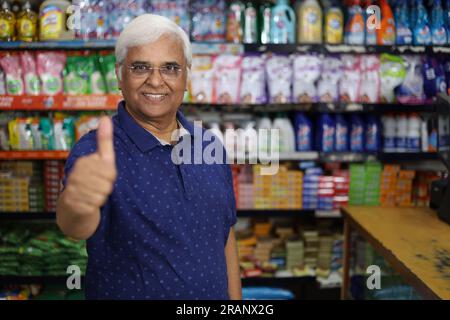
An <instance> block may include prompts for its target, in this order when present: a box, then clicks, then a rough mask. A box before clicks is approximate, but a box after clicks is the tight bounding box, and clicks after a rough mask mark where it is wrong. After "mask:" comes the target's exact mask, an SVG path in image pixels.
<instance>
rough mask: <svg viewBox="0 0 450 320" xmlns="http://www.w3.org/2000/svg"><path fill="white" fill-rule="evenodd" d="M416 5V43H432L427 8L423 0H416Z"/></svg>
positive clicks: (414, 37) (414, 35) (414, 33)
mask: <svg viewBox="0 0 450 320" xmlns="http://www.w3.org/2000/svg"><path fill="white" fill-rule="evenodd" d="M416 7H417V23H416V25H415V27H414V31H413V42H414V45H421V46H423V45H430V44H431V40H432V39H431V31H430V26H429V25H430V23H429V19H428V12H427V9H426V8H425V6H424V5H423V1H422V0H416Z"/></svg>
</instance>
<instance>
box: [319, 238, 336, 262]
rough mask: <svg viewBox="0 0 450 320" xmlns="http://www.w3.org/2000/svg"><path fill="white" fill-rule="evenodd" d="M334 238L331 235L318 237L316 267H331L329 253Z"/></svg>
mask: <svg viewBox="0 0 450 320" xmlns="http://www.w3.org/2000/svg"><path fill="white" fill-rule="evenodd" d="M333 243H334V239H333V237H332V236H329V235H328V236H320V237H319V251H318V254H317V268H318V269H320V270H330V269H331V253H332V250H333Z"/></svg>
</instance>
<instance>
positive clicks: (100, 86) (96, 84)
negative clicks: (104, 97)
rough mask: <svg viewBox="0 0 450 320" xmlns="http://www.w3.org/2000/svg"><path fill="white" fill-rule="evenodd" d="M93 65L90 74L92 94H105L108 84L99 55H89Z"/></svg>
mask: <svg viewBox="0 0 450 320" xmlns="http://www.w3.org/2000/svg"><path fill="white" fill-rule="evenodd" d="M88 58H89V59H90V60H91V63H92V65H93V70H92V73H91V76H90V85H91V86H90V93H92V94H105V93H106V85H105V79H104V78H103V75H102V72H101V71H100V62H99V56H98V55H92V56H90V57H88Z"/></svg>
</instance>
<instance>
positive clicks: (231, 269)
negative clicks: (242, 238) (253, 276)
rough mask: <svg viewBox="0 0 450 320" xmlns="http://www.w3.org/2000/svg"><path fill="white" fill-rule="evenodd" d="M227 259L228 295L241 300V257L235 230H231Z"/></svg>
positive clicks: (226, 251)
mask: <svg viewBox="0 0 450 320" xmlns="http://www.w3.org/2000/svg"><path fill="white" fill-rule="evenodd" d="M225 258H226V260H227V274H228V295H229V296H230V299H231V300H241V299H242V287H241V274H240V271H239V255H238V249H237V244H236V237H235V235H234V229H233V228H231V229H230V233H229V235H228V240H227V244H226V246H225Z"/></svg>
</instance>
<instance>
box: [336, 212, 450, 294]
mask: <svg viewBox="0 0 450 320" xmlns="http://www.w3.org/2000/svg"><path fill="white" fill-rule="evenodd" d="M342 214H343V216H344V219H345V224H344V283H343V286H342V294H341V297H342V298H343V299H344V298H346V297H347V294H348V289H349V262H350V231H351V230H355V231H357V232H358V233H359V234H360V235H361V236H363V237H364V238H365V239H366V240H367V241H368V242H369V243H370V244H371V245H372V246H373V247H374V249H375V250H376V251H377V252H378V253H379V254H380V255H382V256H383V257H384V258H385V259H386V260H387V261H388V262H389V264H390V265H391V266H392V268H394V269H395V270H396V271H397V272H398V273H399V274H400V275H401V276H402V277H403V278H404V279H405V281H406V282H407V283H408V284H410V285H412V286H413V287H414V288H415V289H416V290H417V291H418V292H419V293H420V294H421V295H422V297H423V298H425V299H450V225H448V224H446V223H444V222H442V221H441V220H439V218H438V217H437V215H436V213H435V212H434V211H433V210H431V209H428V208H379V207H367V206H364V207H347V208H344V209H342Z"/></svg>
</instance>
